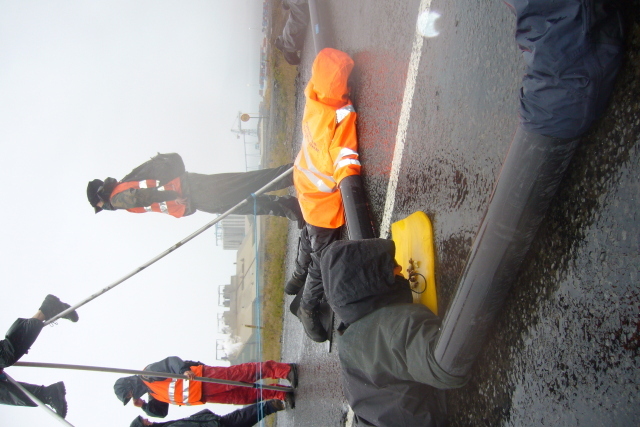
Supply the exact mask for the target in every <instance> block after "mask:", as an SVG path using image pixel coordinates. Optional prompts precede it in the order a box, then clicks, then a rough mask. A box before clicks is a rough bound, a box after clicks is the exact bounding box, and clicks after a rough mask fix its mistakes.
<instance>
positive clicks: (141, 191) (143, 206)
mask: <svg viewBox="0 0 640 427" xmlns="http://www.w3.org/2000/svg"><path fill="white" fill-rule="evenodd" d="M291 166H292V165H291V164H288V165H284V166H280V167H277V168H272V169H261V170H255V171H249V172H237V173H219V174H213V175H203V174H199V173H191V172H186V171H185V167H184V163H183V161H182V158H181V157H180V155H179V154H176V153H170V154H158V155H157V156H155V157H153V158H152V159H150V160H148V161H147V162H145V163H143V164H142V165H140V166H138V167H137V168H135V169H134V170H133V171H131V172H130V173H129V174H128V175H126V176H125V177H124V178H123V179H121V180H120V181H118V180H117V179H115V178H111V177H109V178H106V179H105V180H104V181H103V180H101V179H94V180H93V181H90V182H89V184H88V185H87V199H88V200H89V204H91V206H92V207H93V208H94V211H95V213H98V212H100V211H102V210H110V211H115V210H119V209H124V210H127V211H129V212H134V213H145V212H158V213H164V214H168V215H171V216H173V217H176V218H181V217H184V216H187V215H191V214H193V213H194V212H195V211H203V212H208V213H213V214H221V213H224V212H226V211H227V210H229V209H231V208H232V207H233V206H235V205H237V204H238V203H240V202H242V201H243V200H245V199H249V200H248V203H245V204H244V205H243V206H241V207H239V208H237V209H236V210H235V211H234V212H233V213H234V214H236V215H252V214H254V213H255V214H257V215H275V216H281V217H285V218H288V219H290V220H292V221H296V222H297V223H298V227H299V228H301V227H302V225H303V224H304V219H303V217H302V212H301V211H300V205H299V204H298V200H297V199H296V198H295V197H294V196H272V195H268V194H261V195H257V196H255V197H252V194H253V193H255V192H256V191H258V190H259V189H261V188H262V187H264V186H265V185H267V184H268V183H269V182H271V181H272V180H273V179H275V178H277V177H278V176H280V175H282V174H283V173H284V172H286V171H287V170H289V169H290V168H291ZM291 185H293V178H292V177H291V174H288V175H287V176H285V177H283V178H282V179H280V180H279V181H277V182H276V183H274V184H273V185H271V186H270V187H269V188H268V191H276V190H281V189H284V188H287V187H289V186H291Z"/></svg>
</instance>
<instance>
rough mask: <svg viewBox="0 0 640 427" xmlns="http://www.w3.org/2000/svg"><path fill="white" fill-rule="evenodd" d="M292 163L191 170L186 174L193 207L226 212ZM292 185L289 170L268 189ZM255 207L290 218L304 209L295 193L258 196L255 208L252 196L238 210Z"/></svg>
mask: <svg viewBox="0 0 640 427" xmlns="http://www.w3.org/2000/svg"><path fill="white" fill-rule="evenodd" d="M291 166H292V165H291V164H288V165H283V166H280V167H277V168H271V169H261V170H256V171H249V172H238V173H218V174H212V175H205V174H200V173H191V172H188V173H187V174H186V178H187V181H188V188H189V190H188V191H189V200H190V203H191V207H192V208H194V209H197V210H199V211H203V212H208V213H214V214H221V213H224V212H226V211H227V210H229V209H231V208H232V207H233V206H235V205H237V204H238V203H240V202H241V201H243V200H245V199H250V198H251V195H252V194H253V193H255V192H256V191H258V190H259V189H260V188H262V187H264V186H265V185H266V184H268V183H269V182H270V181H272V180H273V179H274V178H276V177H278V176H280V175H282V174H283V173H284V172H286V171H287V170H288V169H290V168H291ZM292 185H293V175H292V174H289V175H287V176H286V177H284V178H283V179H281V180H280V181H278V182H276V183H275V184H274V185H272V186H271V187H269V189H268V191H276V190H281V189H283V188H287V187H290V186H292ZM251 199H252V198H251ZM254 209H255V212H256V213H257V214H258V215H276V216H283V217H287V218H289V219H297V218H294V216H295V215H296V214H297V212H298V211H299V210H300V208H299V205H298V200H297V199H296V198H295V197H293V196H282V197H278V196H271V195H264V194H263V195H260V196H257V197H256V206H255V208H254V203H253V200H249V203H247V204H245V205H244V206H242V207H240V208H238V209H237V210H236V211H235V212H234V213H235V214H237V215H252V214H253V213H254Z"/></svg>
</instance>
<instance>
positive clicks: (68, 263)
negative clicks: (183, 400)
mask: <svg viewBox="0 0 640 427" xmlns="http://www.w3.org/2000/svg"><path fill="white" fill-rule="evenodd" d="M261 21H262V2H261V1H259V0H236V1H233V2H228V1H222V0H208V1H182V2H172V1H168V0H153V1H152V0H141V1H122V0H116V1H79V0H71V1H66V2H47V1H42V0H38V1H36V0H33V1H29V0H23V1H20V2H14V1H9V0H0V99H2V102H0V145H1V147H2V152H3V157H2V164H3V167H2V168H0V174H1V175H0V176H1V177H2V179H4V180H5V182H10V183H11V185H10V187H11V192H10V194H11V195H10V197H9V200H11V202H12V203H11V206H10V207H6V208H5V209H3V210H2V213H1V214H0V215H1V218H2V223H3V227H2V231H1V233H2V242H3V246H2V249H1V256H2V262H1V263H0V273H2V276H3V281H4V284H3V287H2V289H3V300H4V304H3V309H2V310H1V311H0V328H4V330H3V331H6V329H8V328H9V326H10V325H11V324H12V323H13V321H14V320H15V319H16V318H18V317H30V316H32V315H33V314H34V313H35V311H36V310H37V309H38V307H39V306H40V303H41V302H42V299H43V298H44V297H45V295H47V294H48V293H52V294H54V295H57V296H58V297H60V298H61V299H62V300H63V301H65V302H67V303H70V304H75V303H78V302H80V301H81V300H83V299H85V298H87V297H88V296H90V295H91V294H93V293H95V292H97V291H99V290H101V289H102V288H104V287H106V286H108V285H109V284H111V283H113V282H114V281H116V280H117V279H119V278H120V277H122V276H124V275H125V274H127V273H129V272H130V271H132V270H134V269H135V268H137V267H138V266H139V265H141V264H143V263H144V262H146V261H148V260H149V259H151V258H153V257H154V256H156V255H157V254H159V253H160V252H162V251H164V250H165V249H167V248H169V247H170V246H172V245H173V244H175V243H176V242H178V241H179V240H181V239H182V238H184V237H186V236H187V235H189V234H191V233H192V232H193V231H195V230H197V229H198V228H200V227H201V226H203V225H204V224H206V223H208V222H209V221H211V220H212V219H213V218H214V216H213V215H208V214H205V213H196V214H194V215H192V216H190V217H187V218H181V219H175V218H173V217H170V216H168V215H161V214H132V213H128V212H101V213H100V214H98V215H94V214H93V211H92V209H91V207H90V206H89V204H88V202H87V199H86V185H87V182H88V181H90V180H92V179H94V178H100V179H104V178H106V177H107V176H112V177H115V178H118V179H119V178H122V177H123V176H124V175H125V174H127V173H128V172H129V171H130V170H131V169H133V168H134V167H135V166H137V165H139V164H140V163H142V162H144V161H146V160H147V159H149V158H150V157H152V156H153V155H155V154H156V153H158V152H177V153H180V154H181V155H182V157H183V159H184V162H185V165H186V168H187V170H188V171H191V172H199V173H222V172H237V171H243V170H244V169H245V158H244V147H243V143H242V140H239V139H236V136H235V135H234V134H233V133H231V132H230V129H231V127H232V126H233V125H234V120H235V117H236V115H237V112H238V111H239V110H242V111H246V112H250V113H252V112H256V111H257V108H258V103H259V101H260V98H259V96H258V94H257V90H258V76H259V54H260V44H261V41H262V33H261V32H260V28H261ZM235 255H236V252H235V251H222V249H221V248H220V247H217V246H216V244H215V233H214V230H213V229H210V230H208V231H207V232H205V233H204V234H203V235H201V236H199V237H197V238H196V239H194V240H193V241H191V242H190V243H188V244H187V245H185V246H184V247H183V248H180V249H179V250H177V251H176V252H175V253H172V254H170V255H169V256H167V257H166V258H164V259H163V260H160V261H159V262H158V263H157V264H154V265H153V266H151V267H149V268H148V269H146V270H145V271H143V272H141V273H140V274H138V275H136V276H135V277H133V278H131V279H129V280H128V281H126V282H124V283H123V284H121V285H119V286H118V287H116V288H114V289H112V290H111V291H109V292H107V293H106V294H105V295H103V296H101V297H99V298H97V299H95V300H94V301H91V302H90V303H88V304H87V305H86V306H84V307H82V308H80V309H79V315H80V321H79V322H78V323H75V324H74V323H71V322H68V321H66V320H60V321H58V322H57V323H58V324H57V325H56V326H53V327H46V328H45V329H44V330H43V331H42V333H41V335H40V337H39V338H38V340H37V342H36V343H35V344H34V346H33V347H32V349H31V351H30V352H29V354H27V355H25V356H24V357H23V359H22V360H24V361H34V362H53V363H70V364H84V365H97V366H109V367H122V368H127V369H142V368H144V366H146V365H147V364H149V363H151V362H155V361H158V360H160V359H163V358H164V357H167V356H180V357H182V358H183V359H191V360H200V361H202V362H204V363H206V364H222V363H218V362H217V361H216V360H214V357H215V338H216V337H217V335H216V328H217V312H218V310H219V309H218V301H217V288H218V286H219V285H223V284H227V283H229V280H230V276H231V275H233V274H235V266H234V264H233V263H234V262H235ZM7 372H8V373H9V374H10V375H11V376H12V377H13V378H15V379H17V380H19V381H23V382H28V383H33V384H44V385H47V384H51V383H54V382H57V381H60V380H63V381H64V382H65V385H66V388H67V401H68V403H69V412H68V416H67V420H68V421H69V422H70V423H71V424H73V425H75V426H97V427H100V426H114V425H123V426H128V425H129V423H130V422H131V421H132V420H133V418H134V417H135V416H137V415H139V414H142V412H141V411H140V410H139V409H138V408H134V407H133V406H132V405H131V404H129V405H127V406H126V407H122V404H121V403H120V402H119V401H118V400H117V399H116V397H115V395H114V393H113V382H114V381H115V380H116V379H117V378H118V377H120V376H121V375H118V374H105V373H95V374H94V373H87V372H78V373H75V372H70V371H58V370H49V369H36V368H21V367H11V368H7ZM204 408H209V409H211V410H213V411H214V412H218V413H226V412H229V411H231V410H233V409H236V407H232V406H228V405H205V406H199V407H192V408H178V407H171V408H170V410H169V415H168V417H167V418H166V419H165V420H170V419H177V418H182V417H185V416H188V415H189V414H191V413H194V412H198V411H199V410H202V409H204ZM157 420H158V421H159V419H157ZM0 424H2V425H7V426H12V427H22V426H25V427H26V426H29V427H31V426H34V425H59V424H58V423H57V422H56V421H55V420H53V419H52V418H51V417H50V416H49V415H47V414H46V413H44V411H42V410H41V409H38V408H24V407H11V406H5V405H0Z"/></svg>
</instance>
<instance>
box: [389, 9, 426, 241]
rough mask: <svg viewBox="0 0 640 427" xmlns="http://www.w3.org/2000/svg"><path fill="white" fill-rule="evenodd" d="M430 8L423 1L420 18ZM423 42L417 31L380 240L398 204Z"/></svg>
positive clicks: (405, 87)
mask: <svg viewBox="0 0 640 427" xmlns="http://www.w3.org/2000/svg"><path fill="white" fill-rule="evenodd" d="M430 8H431V0H422V1H421V2H420V8H419V10H418V17H420V15H422V14H423V13H428V11H429V9H430ZM423 40H424V38H423V36H422V35H420V34H419V33H418V32H417V31H416V35H415V38H414V39H413V48H412V50H411V59H410V60H409V71H408V72H407V82H406V84H405V86H404V95H403V97H402V108H401V110H400V119H399V120H398V132H397V133H396V145H395V148H394V150H393V161H392V162H391V173H390V174H389V185H388V186H387V198H386V200H385V203H384V211H383V215H382V223H381V225H380V238H382V239H386V238H387V237H389V232H390V227H391V215H392V214H393V208H394V206H395V202H396V188H397V187H398V176H399V174H400V164H401V163H402V153H403V151H404V144H405V140H406V138H407V127H408V126H409V117H410V116H411V104H412V102H413V94H414V92H415V89H416V79H417V77H418V66H419V65H420V58H421V56H422V42H423Z"/></svg>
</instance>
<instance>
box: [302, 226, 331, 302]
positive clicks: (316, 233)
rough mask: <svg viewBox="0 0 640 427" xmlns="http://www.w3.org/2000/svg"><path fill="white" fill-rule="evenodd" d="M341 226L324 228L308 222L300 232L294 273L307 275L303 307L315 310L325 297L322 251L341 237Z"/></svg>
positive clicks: (303, 293) (303, 292) (303, 276)
mask: <svg viewBox="0 0 640 427" xmlns="http://www.w3.org/2000/svg"><path fill="white" fill-rule="evenodd" d="M340 231H341V228H322V227H316V226H313V225H311V224H307V225H306V226H305V227H304V228H303V229H302V232H301V233H300V239H299V241H298V255H297V257H296V267H295V270H294V272H293V275H294V276H296V277H297V278H299V279H304V278H305V277H306V281H305V285H304V290H303V291H302V301H301V302H300V304H301V306H302V308H304V309H306V310H313V309H314V308H316V307H318V305H319V304H320V302H321V301H322V299H323V298H324V287H323V285H322V274H321V272H320V261H321V260H322V252H323V251H324V250H325V249H326V248H327V246H329V245H330V244H331V243H333V242H335V241H336V240H338V239H340Z"/></svg>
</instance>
